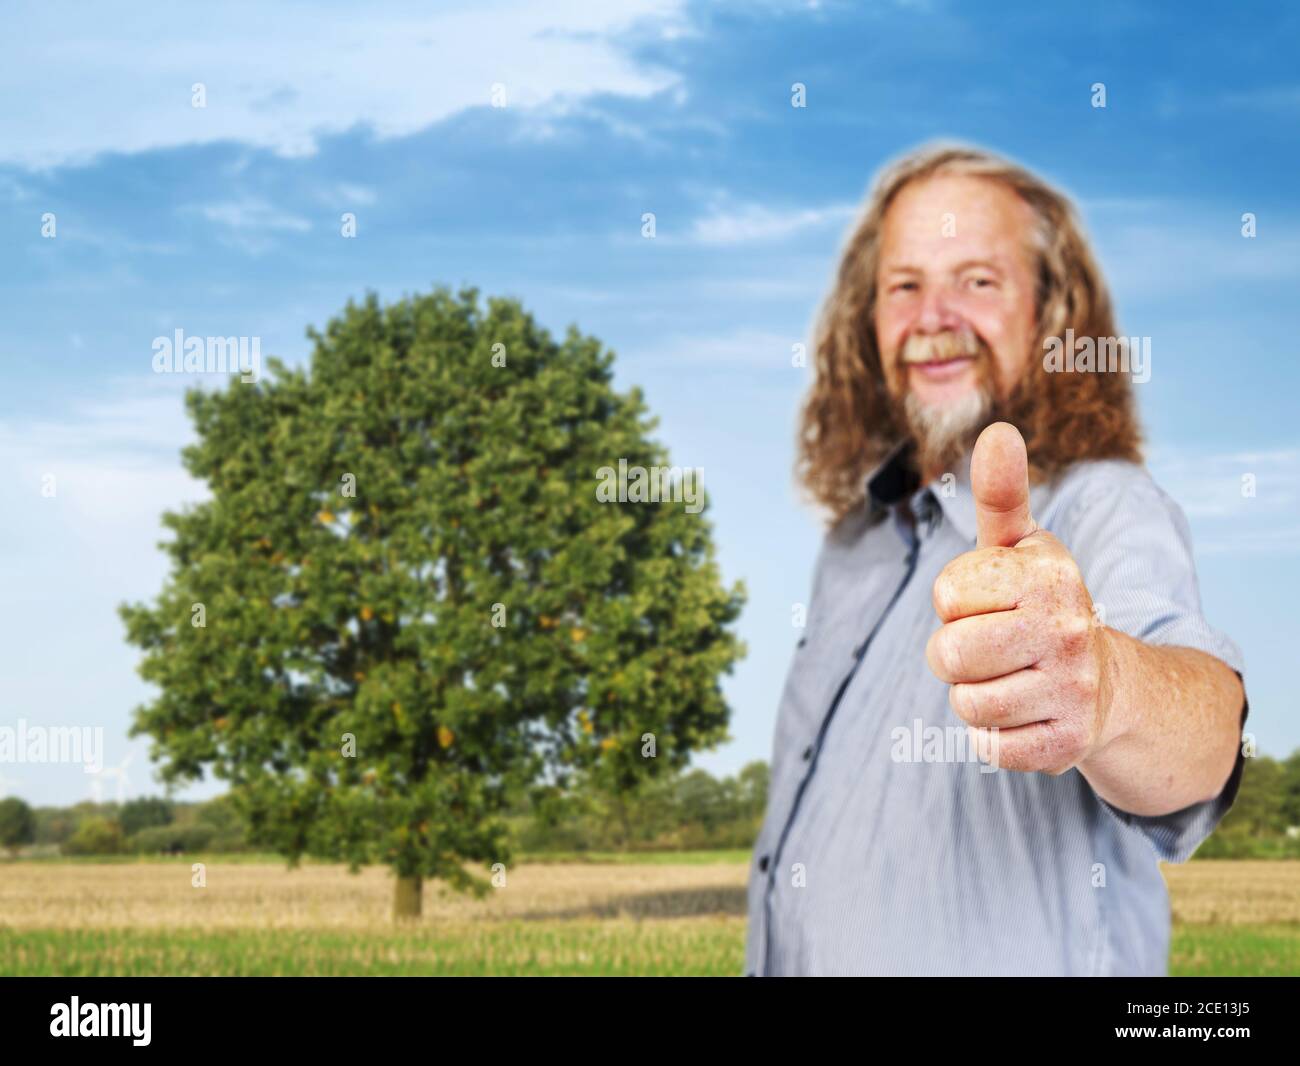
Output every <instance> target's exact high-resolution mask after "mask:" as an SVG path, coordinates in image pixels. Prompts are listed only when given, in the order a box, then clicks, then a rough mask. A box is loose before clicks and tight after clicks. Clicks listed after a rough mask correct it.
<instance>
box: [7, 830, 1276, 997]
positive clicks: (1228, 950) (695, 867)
mask: <svg viewBox="0 0 1300 1066" xmlns="http://www.w3.org/2000/svg"><path fill="white" fill-rule="evenodd" d="M612 858H613V857H611V859H612ZM747 861H748V855H747V853H744V852H730V853H728V852H722V853H709V854H704V855H689V856H688V855H680V856H653V857H647V858H645V859H644V860H641V861H627V860H626V859H623V860H619V861H608V862H590V861H587V862H547V863H542V862H528V863H524V864H522V865H520V866H518V867H517V868H515V869H513V870H511V871H510V872H509V874H508V878H507V882H506V885H505V886H504V887H502V888H498V889H494V890H492V891H491V892H490V893H489V895H488V896H487V898H485V899H483V900H475V899H471V898H465V897H460V896H457V895H454V894H452V893H450V892H449V891H447V890H439V888H438V887H437V886H433V885H428V886H426V888H425V897H424V914H423V916H422V917H421V918H420V919H419V920H418V921H416V922H413V923H404V924H403V925H402V926H394V925H393V923H392V922H391V921H390V919H389V916H388V915H389V907H390V904H391V896H392V880H391V878H390V877H389V875H388V873H387V871H385V870H381V869H367V870H364V871H362V872H361V873H360V874H357V875H355V876H354V875H351V874H349V873H348V872H347V871H346V870H345V869H344V868H342V867H338V866H330V865H312V864H309V865H304V866H302V867H300V868H299V869H297V870H292V871H290V870H286V869H285V868H284V866H283V864H280V863H276V862H275V861H274V860H272V859H269V858H268V859H266V860H264V861H248V859H247V858H243V859H239V860H235V859H225V860H223V859H221V858H213V859H209V860H207V861H206V870H205V873H206V881H207V884H206V887H202V888H196V887H193V886H192V885H191V878H192V876H193V875H192V873H191V866H190V860H165V861H155V862H99V863H91V862H41V861H37V862H8V863H0V974H10V975H12V974H18V975H35V974H59V975H85V976H90V975H141V976H143V975H159V974H176V975H257V976H271V975H322V976H323V975H402V974H409V975H418V974H423V975H486V974H494V975H545V974H573V975H579V974H581V975H664V976H670V975H689V974H697V975H719V976H727V975H738V974H739V973H740V972H741V971H742V968H743V963H744V941H745V880H746V876H747ZM1164 869H1165V875H1166V880H1167V881H1168V883H1169V887H1170V897H1171V901H1172V907H1173V912H1174V939H1173V949H1172V952H1171V960H1170V972H1171V973H1172V974H1187V975H1208V974H1254V975H1265V974H1268V975H1274V974H1300V862H1199V863H1190V864H1187V865H1184V866H1167V867H1165V868H1164Z"/></svg>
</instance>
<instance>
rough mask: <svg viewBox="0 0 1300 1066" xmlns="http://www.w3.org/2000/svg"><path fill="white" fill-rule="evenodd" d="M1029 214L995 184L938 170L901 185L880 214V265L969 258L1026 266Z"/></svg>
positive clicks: (914, 264)
mask: <svg viewBox="0 0 1300 1066" xmlns="http://www.w3.org/2000/svg"><path fill="white" fill-rule="evenodd" d="M1033 226H1034V213H1033V208H1031V207H1030V206H1029V205H1028V204H1027V203H1025V201H1024V200H1022V199H1021V198H1020V197H1019V196H1018V195H1016V193H1014V192H1013V191H1012V190H1011V189H1009V188H1007V186H1005V185H1003V184H1002V183H1001V182H998V181H994V180H993V179H990V178H979V177H971V176H969V175H961V174H942V175H937V176H935V177H930V178H924V179H921V180H919V181H914V182H911V183H910V184H908V185H905V186H904V187H903V189H902V190H901V191H900V192H899V193H898V195H897V196H895V197H894V201H893V203H891V204H890V205H889V210H888V211H886V212H885V218H884V224H883V226H882V227H881V242H880V265H881V267H882V268H885V267H890V266H912V267H917V268H926V267H942V266H943V265H944V264H946V263H957V262H962V261H965V260H969V259H973V258H974V259H994V260H1004V261H1006V262H1005V265H1006V266H1008V267H1013V266H1020V267H1025V268H1027V267H1028V266H1029V264H1030V253H1029V248H1030V238H1031V233H1032V230H1033Z"/></svg>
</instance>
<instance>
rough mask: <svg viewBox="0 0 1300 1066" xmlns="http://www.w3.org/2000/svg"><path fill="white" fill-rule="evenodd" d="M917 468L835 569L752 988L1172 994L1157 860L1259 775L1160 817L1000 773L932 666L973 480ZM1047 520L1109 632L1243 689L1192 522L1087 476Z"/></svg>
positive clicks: (1105, 468)
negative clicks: (1088, 984)
mask: <svg viewBox="0 0 1300 1066" xmlns="http://www.w3.org/2000/svg"><path fill="white" fill-rule="evenodd" d="M900 459H901V456H900V453H899V452H897V451H896V452H895V453H894V454H893V455H892V456H891V457H890V458H889V459H887V460H886V462H885V463H883V464H882V465H881V466H880V467H879V468H878V469H877V471H876V472H874V474H873V475H872V476H871V477H870V478H869V479H868V483H867V502H866V504H865V505H864V506H863V507H862V508H861V509H860V510H859V511H858V512H855V513H854V514H852V515H850V516H849V517H847V518H845V519H844V520H843V521H842V522H840V523H839V525H838V526H837V527H836V528H834V529H833V530H831V532H830V533H829V534H828V535H827V537H826V539H825V541H824V542H823V544H822V547H821V551H820V553H819V555H818V558H817V563H816V567H815V570H814V576H813V591H812V598H811V602H810V604H809V610H808V619H807V626H806V629H805V631H804V636H803V638H802V639H801V640H800V641H799V642H798V647H797V648H796V649H795V652H794V659H793V662H792V664H791V666H790V671H789V675H788V677H787V679H786V684H785V689H784V693H783V695H782V697H781V705H780V711H779V714H778V717H777V725H776V736H775V740H774V744H773V756H772V776H771V786H770V793H769V799H768V807H767V813H766V817H765V819H764V823H763V828H762V830H761V832H760V834H759V837H758V842H757V845H756V848H755V852H754V861H753V865H752V867H751V871H750V878H749V888H748V906H749V926H748V937H747V942H746V950H745V971H746V973H747V974H757V975H795V974H809V975H811V974H822V975H847V974H885V975H922V974H928V975H1014V974H1022V975H1039V974H1042V975H1052V974H1057V975H1119V974H1126V975H1163V974H1165V973H1166V972H1167V970H1166V968H1167V960H1168V953H1169V933H1170V913H1169V898H1168V894H1167V892H1166V889H1165V884H1164V879H1163V878H1162V876H1161V874H1160V869H1159V865H1158V861H1157V860H1159V859H1163V860H1165V861H1167V862H1182V861H1184V860H1186V859H1187V858H1189V857H1190V856H1191V854H1192V852H1193V851H1194V850H1195V848H1196V847H1197V845H1198V844H1199V843H1200V842H1201V841H1202V840H1203V839H1204V838H1205V837H1206V836H1208V835H1209V833H1210V832H1211V831H1212V830H1213V828H1214V826H1215V825H1216V823H1217V822H1218V821H1219V819H1220V818H1221V817H1222V816H1223V815H1224V813H1226V811H1227V810H1228V808H1229V807H1230V806H1231V804H1232V801H1233V799H1234V798H1235V796H1236V792H1237V786H1238V784H1239V782H1240V778H1241V772H1242V766H1243V760H1242V756H1241V755H1240V754H1239V755H1238V758H1237V765H1236V767H1235V768H1234V770H1233V772H1232V776H1231V778H1230V779H1229V781H1228V783H1227V785H1226V786H1225V787H1224V789H1223V791H1222V792H1221V793H1220V795H1219V796H1218V797H1217V798H1215V799H1213V800H1210V801H1207V802H1204V803H1200V804H1196V805H1194V806H1191V807H1188V808H1186V809H1184V810H1181V811H1177V812H1175V813H1173V814H1168V815H1163V816H1160V817H1145V816H1138V815H1132V814H1129V813H1127V812H1124V811H1121V810H1119V809H1117V808H1115V807H1112V806H1111V805H1110V804H1108V803H1106V802H1105V801H1104V800H1102V799H1101V798H1100V797H1098V796H1097V795H1096V794H1095V793H1094V792H1093V791H1092V788H1091V786H1090V785H1089V784H1088V782H1087V781H1086V780H1085V779H1084V778H1083V776H1082V775H1081V774H1080V773H1079V772H1078V770H1070V771H1068V772H1067V773H1064V774H1061V775H1060V776H1057V777H1052V776H1050V775H1048V774H1043V773H1021V772H1015V771H1009V770H996V771H993V768H992V767H990V766H988V765H985V764H983V763H981V762H980V761H979V759H978V757H977V753H976V752H975V751H974V750H973V749H970V748H968V747H967V744H966V740H965V737H966V730H965V727H964V724H963V723H962V722H961V720H960V719H959V718H957V716H956V715H955V714H954V713H953V711H952V709H951V708H950V706H949V704H948V686H947V685H945V684H943V683H942V682H941V681H939V680H938V679H937V678H936V677H935V676H934V675H933V674H932V673H931V672H930V669H929V667H928V665H927V664H926V660H925V645H926V641H927V640H928V638H929V636H930V634H931V633H932V632H933V631H934V630H935V629H937V628H938V627H939V620H938V618H937V616H936V615H935V613H934V609H933V607H932V605H931V599H930V597H931V587H932V585H933V584H934V579H935V578H936V577H937V576H938V573H939V571H940V570H941V569H942V568H943V566H944V565H945V564H946V563H948V562H949V561H950V560H951V559H953V558H955V557H956V556H958V555H960V554H961V553H962V552H965V551H969V550H971V549H972V548H974V546H975V539H976V526H975V507H974V500H973V497H972V496H971V491H970V483H969V480H963V479H959V478H957V477H956V476H955V475H947V476H946V483H945V480H944V479H941V480H937V481H935V482H934V483H932V484H930V485H928V486H923V487H920V488H916V487H915V485H909V484H908V483H907V478H906V474H905V472H904V471H905V466H904V464H903V463H902V462H901V461H900ZM1030 505H1031V508H1032V510H1033V514H1034V517H1035V518H1036V519H1037V521H1038V522H1039V524H1040V525H1042V526H1044V527H1045V528H1047V529H1049V530H1051V532H1053V533H1054V534H1056V536H1057V537H1059V538H1060V539H1061V541H1062V542H1063V543H1064V544H1065V546H1066V547H1067V548H1069V549H1070V551H1071V553H1072V554H1073V555H1074V558H1075V560H1076V562H1077V563H1078V564H1079V567H1080V569H1081V570H1082V572H1083V577H1084V580H1085V582H1086V584H1087V586H1088V590H1089V592H1090V593H1091V594H1092V598H1093V601H1094V603H1095V604H1097V605H1098V610H1099V612H1101V620H1102V621H1103V622H1104V623H1105V624H1106V625H1108V626H1110V627H1112V628H1114V629H1117V630H1120V631H1122V632H1125V633H1128V634H1130V635H1131V636H1134V637H1137V638H1139V639H1141V640H1143V641H1145V642H1147V643H1149V644H1164V645H1181V646H1184V647H1190V648H1199V649H1201V650H1203V651H1206V652H1209V653H1210V654H1212V655H1214V656H1216V657H1218V658H1219V659H1221V660H1222V661H1223V662H1225V663H1227V664H1228V665H1229V666H1230V667H1232V668H1233V669H1234V670H1236V671H1237V672H1238V673H1239V674H1240V673H1241V672H1242V670H1243V666H1242V659H1241V653H1240V651H1239V650H1238V649H1237V647H1236V646H1235V645H1234V644H1233V643H1232V642H1231V641H1230V640H1228V639H1227V638H1226V637H1224V636H1223V635H1222V634H1220V633H1218V632H1216V631H1215V630H1214V629H1212V628H1211V627H1210V626H1209V624H1208V623H1207V622H1206V621H1205V619H1204V618H1203V617H1202V615H1201V607H1200V593H1199V591H1198V588H1197V582H1196V572H1195V568H1194V565H1193V561H1192V549H1191V541H1190V535H1189V532H1188V528H1187V522H1186V519H1185V518H1184V517H1183V514H1182V511H1181V510H1180V509H1179V507H1178V505H1177V504H1175V503H1174V502H1173V500H1171V499H1170V498H1169V497H1168V496H1167V495H1165V493H1164V492H1162V491H1161V490H1160V489H1159V488H1158V487H1157V486H1156V484H1155V482H1153V481H1152V480H1151V477H1150V476H1149V475H1148V473H1147V472H1146V470H1145V469H1144V468H1143V467H1141V466H1138V465H1135V464H1132V463H1126V462H1087V463H1079V464H1076V465H1075V466H1074V467H1072V468H1070V469H1069V470H1068V471H1067V472H1066V473H1065V474H1064V475H1062V476H1061V477H1060V478H1059V479H1057V481H1056V482H1055V483H1054V484H1052V485H1050V486H1049V485H1041V486H1035V487H1034V488H1033V489H1032V490H1031V493H1030ZM900 506H910V508H911V513H912V514H913V515H914V516H916V519H917V520H916V521H915V522H914V523H913V522H908V521H906V520H905V518H904V516H903V515H902V514H900V511H899V508H900ZM1245 713H1246V708H1245V707H1243V710H1242V721H1243V723H1244V721H1245ZM991 771H992V772H991Z"/></svg>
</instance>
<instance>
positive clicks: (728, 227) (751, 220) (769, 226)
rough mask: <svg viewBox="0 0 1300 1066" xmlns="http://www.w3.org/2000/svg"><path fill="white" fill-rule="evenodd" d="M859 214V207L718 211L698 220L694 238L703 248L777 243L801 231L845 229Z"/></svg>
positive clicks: (750, 206) (758, 207) (755, 206)
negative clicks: (704, 245)
mask: <svg viewBox="0 0 1300 1066" xmlns="http://www.w3.org/2000/svg"><path fill="white" fill-rule="evenodd" d="M856 211H857V205H856V204H831V205H828V206H825V207H806V208H796V209H793V210H774V209H772V208H768V207H764V206H762V205H761V204H747V205H745V206H743V207H740V208H736V209H722V210H715V211H713V212H712V213H710V214H708V215H705V216H703V217H701V218H697V219H696V220H695V224H694V225H693V226H692V228H691V238H692V239H693V240H694V241H696V242H698V243H700V244H716V245H729V244H747V243H750V242H754V241H770V240H778V239H780V238H782V237H788V236H790V235H791V234H793V233H798V232H799V231H800V230H806V229H816V228H819V227H822V226H830V225H843V224H844V223H846V222H847V221H848V220H849V219H851V218H852V217H853V215H854V213H855V212H856Z"/></svg>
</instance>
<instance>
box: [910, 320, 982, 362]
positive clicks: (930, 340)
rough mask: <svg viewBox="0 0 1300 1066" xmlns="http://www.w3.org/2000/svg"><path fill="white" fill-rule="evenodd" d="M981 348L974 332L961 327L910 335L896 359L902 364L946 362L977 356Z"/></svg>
mask: <svg viewBox="0 0 1300 1066" xmlns="http://www.w3.org/2000/svg"><path fill="white" fill-rule="evenodd" d="M983 348H984V345H983V342H982V341H981V340H980V339H979V338H978V337H977V336H975V331H974V330H973V329H971V328H970V326H963V327H962V328H961V329H956V330H944V332H942V333H913V334H910V335H909V336H908V338H907V340H906V341H904V342H903V347H902V348H901V349H900V350H899V353H898V357H899V360H900V361H901V362H903V363H934V362H947V361H948V360H950V359H965V358H972V357H975V356H978V355H980V354H981V352H982V351H983Z"/></svg>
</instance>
